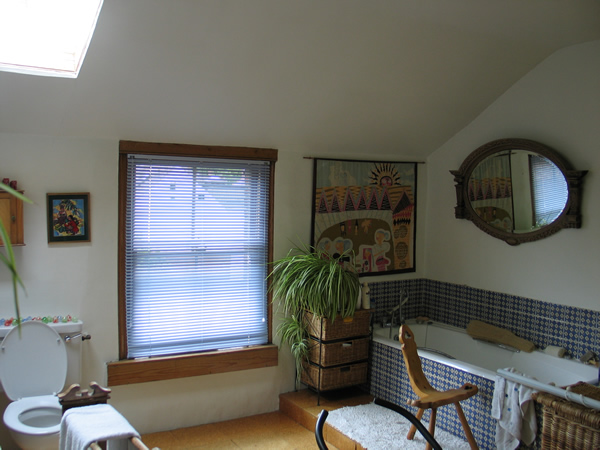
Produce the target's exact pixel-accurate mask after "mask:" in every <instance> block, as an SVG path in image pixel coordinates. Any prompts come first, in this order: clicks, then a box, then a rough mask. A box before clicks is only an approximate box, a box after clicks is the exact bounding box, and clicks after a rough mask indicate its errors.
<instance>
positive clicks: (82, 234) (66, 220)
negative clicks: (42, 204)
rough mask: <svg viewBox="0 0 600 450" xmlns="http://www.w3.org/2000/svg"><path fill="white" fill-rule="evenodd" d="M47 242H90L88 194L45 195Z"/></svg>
mask: <svg viewBox="0 0 600 450" xmlns="http://www.w3.org/2000/svg"><path fill="white" fill-rule="evenodd" d="M46 204H47V223H48V242H49V243H53V242H91V233H90V193H89V192H77V193H69V194H55V193H49V194H46Z"/></svg>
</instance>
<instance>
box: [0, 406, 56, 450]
mask: <svg viewBox="0 0 600 450" xmlns="http://www.w3.org/2000/svg"><path fill="white" fill-rule="evenodd" d="M61 416H62V407H61V405H60V403H59V402H58V397H56V395H41V396H38V397H28V398H24V399H21V400H17V401H16V402H12V403H10V404H9V405H8V406H7V407H6V410H5V411H4V424H5V425H6V427H7V428H8V429H9V431H10V433H11V435H12V437H13V439H14V440H15V442H16V443H17V445H18V446H19V447H20V448H22V449H32V450H33V449H44V450H45V449H53V450H56V449H57V448H58V439H59V435H60V419H61Z"/></svg>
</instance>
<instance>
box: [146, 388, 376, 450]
mask: <svg viewBox="0 0 600 450" xmlns="http://www.w3.org/2000/svg"><path fill="white" fill-rule="evenodd" d="M318 400H320V404H317V401H318ZM372 400H373V397H371V396H370V395H368V394H365V393H364V392H362V391H359V390H355V389H348V390H342V391H336V392H335V393H322V394H321V397H320V399H318V398H317V394H315V393H314V392H312V391H309V390H307V389H304V390H300V391H297V392H289V393H287V394H281V395H280V397H279V411H275V412H271V413H266V414H259V415H257V416H250V417H245V418H242V419H235V420H229V421H226V422H219V423H212V424H208V425H200V426H197V427H191V428H181V429H178V430H172V431H164V432H161V433H152V434H146V435H144V436H142V440H143V441H144V443H145V444H146V445H147V446H148V447H150V448H152V447H159V448H161V449H162V450H183V449H186V450H187V449H239V448H242V449H250V448H261V449H273V450H291V449H317V448H318V447H317V444H316V441H315V434H314V428H315V423H316V421H317V416H318V414H319V413H320V412H321V410H322V409H326V410H328V411H333V410H334V409H337V408H341V407H343V406H355V405H360V404H365V403H370V402H371V401H372ZM323 434H324V436H325V439H326V440H327V443H328V447H329V448H330V449H332V450H355V449H362V447H361V446H360V445H357V444H355V443H354V442H353V441H352V440H350V439H349V438H347V437H346V436H344V435H342V434H341V433H339V432H338V431H337V430H335V429H333V428H331V427H329V426H328V425H327V423H326V424H325V428H324V433H323Z"/></svg>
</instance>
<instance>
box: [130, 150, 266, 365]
mask: <svg viewBox="0 0 600 450" xmlns="http://www.w3.org/2000/svg"><path fill="white" fill-rule="evenodd" d="M127 178H128V179H127V189H128V190H127V205H126V217H127V218H126V244H125V247H126V255H125V266H126V269H125V272H126V280H125V285H126V287H125V290H126V326H127V347H128V357H129V358H137V357H146V356H157V355H172V354H180V353H189V352H199V351H207V350H216V349H226V348H235V347H242V346H250V345H255V344H264V343H266V342H267V341H268V323H267V285H266V281H265V280H266V276H267V258H268V214H269V184H270V183H269V178H270V165H269V163H268V162H263V161H260V162H259V161H237V160H225V161H223V160H214V159H190V158H162V157H151V156H141V155H130V156H129V158H128V164H127Z"/></svg>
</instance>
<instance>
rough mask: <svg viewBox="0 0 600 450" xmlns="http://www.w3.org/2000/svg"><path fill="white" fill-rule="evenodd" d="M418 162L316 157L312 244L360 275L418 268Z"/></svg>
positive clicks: (407, 270)
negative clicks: (416, 247)
mask: <svg viewBox="0 0 600 450" xmlns="http://www.w3.org/2000/svg"><path fill="white" fill-rule="evenodd" d="M416 200H417V163H412V162H411V163H402V162H376V161H373V162H371V161H352V160H333V159H318V158H317V159H315V160H314V189H313V211H312V218H313V220H312V245H313V246H314V247H318V248H321V249H322V250H325V251H326V252H328V253H329V254H330V255H332V256H334V257H338V256H339V255H344V256H343V258H342V261H343V264H344V265H348V266H352V267H353V269H354V270H355V271H356V272H358V274H359V276H367V275H368V276H372V275H387V274H391V273H403V272H414V271H415V270H416V269H415V229H416V226H415V225H416V205H417V202H416Z"/></svg>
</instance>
